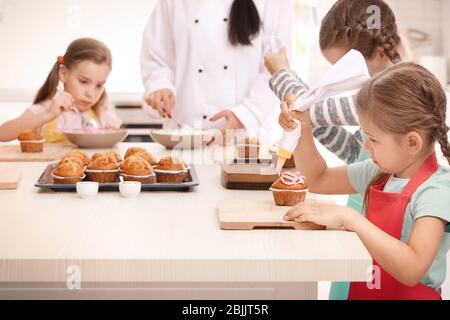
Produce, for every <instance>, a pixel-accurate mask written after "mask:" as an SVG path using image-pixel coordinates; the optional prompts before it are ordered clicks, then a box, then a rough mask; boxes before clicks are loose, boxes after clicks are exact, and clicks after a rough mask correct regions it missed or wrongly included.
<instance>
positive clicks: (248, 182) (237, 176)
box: [221, 163, 278, 190]
mask: <svg viewBox="0 0 450 320" xmlns="http://www.w3.org/2000/svg"><path fill="white" fill-rule="evenodd" d="M221 168H222V170H221V171H222V173H221V181H222V186H223V187H224V188H226V189H237V190H269V188H270V186H271V185H272V184H273V183H274V182H275V180H277V179H278V173H277V170H276V169H275V168H274V167H271V166H270V164H240V163H239V164H225V165H222V166H221Z"/></svg>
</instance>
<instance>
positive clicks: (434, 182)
mask: <svg viewBox="0 0 450 320" xmlns="http://www.w3.org/2000/svg"><path fill="white" fill-rule="evenodd" d="M378 172H379V168H378V167H377V166H376V165H375V164H374V163H373V161H372V160H371V159H369V160H366V161H363V162H359V163H354V164H351V165H349V166H348V178H349V181H350V183H351V185H352V186H353V188H354V189H355V191H357V192H358V193H359V194H364V192H365V190H366V188H367V186H368V185H369V183H370V181H371V180H372V178H373V177H374V176H375V175H376V174H377V173H378ZM408 182H409V179H400V178H396V177H394V176H392V177H391V178H390V179H389V180H388V182H387V183H386V185H385V187H384V190H383V191H385V192H396V193H399V192H401V191H402V190H403V189H404V187H405V186H406V185H407V183H408ZM363 214H364V213H363ZM424 216H432V217H437V218H440V219H442V220H444V221H447V222H449V221H450V169H449V168H445V167H442V166H439V168H438V170H437V171H436V172H435V173H434V174H433V175H432V176H431V177H430V178H429V179H428V180H427V181H425V182H424V183H423V184H422V185H421V186H420V187H419V188H418V189H417V190H416V192H415V193H414V194H413V195H412V197H411V201H410V202H409V204H408V206H407V208H406V213H405V218H404V221H403V227H402V234H401V238H400V240H401V241H402V242H404V243H407V242H408V240H409V237H410V235H411V232H412V229H413V227H414V221H415V220H417V219H419V218H421V217H424ZM449 248H450V225H449V224H447V228H446V233H445V234H444V237H443V239H442V243H441V245H440V247H439V251H438V253H437V256H436V258H435V259H434V261H433V263H432V265H431V267H430V269H429V270H428V271H427V273H426V274H425V276H424V277H423V278H422V279H421V280H420V282H421V283H422V284H424V285H426V286H429V287H431V288H435V289H438V288H440V287H441V285H442V283H443V282H444V280H445V273H446V257H447V252H448V250H449Z"/></svg>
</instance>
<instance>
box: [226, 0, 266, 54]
mask: <svg viewBox="0 0 450 320" xmlns="http://www.w3.org/2000/svg"><path fill="white" fill-rule="evenodd" d="M229 19H230V21H229V27H228V40H229V41H230V43H231V44H232V45H233V46H237V45H243V46H250V45H251V44H252V38H253V37H255V36H257V35H258V33H259V31H260V30H261V25H262V22H261V18H260V17H259V13H258V9H256V6H255V3H254V2H253V0H234V2H233V4H232V6H231V11H230V17H229Z"/></svg>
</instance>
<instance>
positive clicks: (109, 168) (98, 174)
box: [86, 155, 119, 183]
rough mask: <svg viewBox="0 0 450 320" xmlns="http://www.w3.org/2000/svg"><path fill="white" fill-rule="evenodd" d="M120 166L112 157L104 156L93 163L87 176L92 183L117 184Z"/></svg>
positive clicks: (88, 168) (87, 170)
mask: <svg viewBox="0 0 450 320" xmlns="http://www.w3.org/2000/svg"><path fill="white" fill-rule="evenodd" d="M118 173H119V164H118V163H117V161H116V160H115V158H114V157H113V156H111V155H102V156H100V157H98V158H96V159H95V161H93V162H91V163H90V164H89V165H88V167H87V169H86V176H87V178H88V179H89V180H90V181H95V182H99V183H112V182H116V180H117V176H118Z"/></svg>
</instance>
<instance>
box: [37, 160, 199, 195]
mask: <svg viewBox="0 0 450 320" xmlns="http://www.w3.org/2000/svg"><path fill="white" fill-rule="evenodd" d="M55 166H56V165H55V164H50V165H48V166H47V168H46V169H45V171H44V172H43V173H42V175H41V176H40V178H39V180H38V181H37V183H36V184H35V187H37V188H41V189H50V190H53V191H57V192H63V191H66V192H69V191H76V185H75V184H55V183H53V178H52V171H53V169H54V168H55ZM84 181H88V180H87V179H85V180H84ZM198 185H199V182H198V178H197V172H196V171H195V167H194V165H192V164H190V165H189V174H188V177H187V178H186V180H185V181H184V182H182V183H143V184H142V189H141V190H142V191H187V190H189V189H190V188H192V187H196V186H198ZM99 190H100V191H119V180H117V182H115V183H100V184H99Z"/></svg>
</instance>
